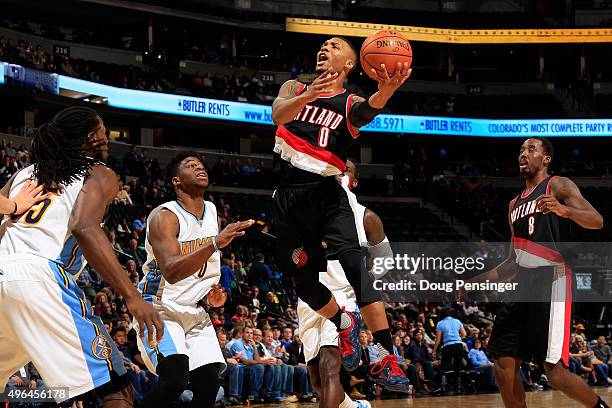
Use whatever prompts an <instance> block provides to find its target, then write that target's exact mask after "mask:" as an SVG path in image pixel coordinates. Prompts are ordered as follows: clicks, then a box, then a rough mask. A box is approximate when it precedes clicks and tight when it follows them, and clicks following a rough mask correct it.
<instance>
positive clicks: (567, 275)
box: [561, 265, 573, 367]
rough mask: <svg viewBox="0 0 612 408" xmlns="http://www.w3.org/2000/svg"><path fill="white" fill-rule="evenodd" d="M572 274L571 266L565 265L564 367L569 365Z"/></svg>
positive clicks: (562, 353)
mask: <svg viewBox="0 0 612 408" xmlns="http://www.w3.org/2000/svg"><path fill="white" fill-rule="evenodd" d="M572 274H573V271H572V268H570V267H569V266H568V265H565V327H564V333H563V347H562V349H561V360H562V361H563V363H564V364H565V366H566V367H569V346H570V331H571V328H572Z"/></svg>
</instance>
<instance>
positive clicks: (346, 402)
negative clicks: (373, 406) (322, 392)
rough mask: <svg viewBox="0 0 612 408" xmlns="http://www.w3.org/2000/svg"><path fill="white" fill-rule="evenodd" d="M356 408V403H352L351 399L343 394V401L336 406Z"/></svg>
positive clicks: (339, 407)
mask: <svg viewBox="0 0 612 408" xmlns="http://www.w3.org/2000/svg"><path fill="white" fill-rule="evenodd" d="M356 406H357V403H356V402H355V401H353V400H352V399H351V397H349V396H348V395H347V394H346V392H345V393H344V399H343V400H342V402H341V403H340V405H338V408H355V407H356Z"/></svg>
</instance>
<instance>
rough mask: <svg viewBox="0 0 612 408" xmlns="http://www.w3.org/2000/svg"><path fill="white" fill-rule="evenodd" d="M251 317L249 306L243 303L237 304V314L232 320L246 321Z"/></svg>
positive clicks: (234, 321)
mask: <svg viewBox="0 0 612 408" xmlns="http://www.w3.org/2000/svg"><path fill="white" fill-rule="evenodd" d="M248 318H249V308H248V307H246V306H243V305H238V306H236V314H235V315H234V316H232V322H233V323H234V324H236V322H245V321H246V320H247V319H248Z"/></svg>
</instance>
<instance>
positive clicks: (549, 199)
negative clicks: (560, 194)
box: [536, 194, 568, 218]
mask: <svg viewBox="0 0 612 408" xmlns="http://www.w3.org/2000/svg"><path fill="white" fill-rule="evenodd" d="M536 208H537V209H538V210H540V211H542V214H548V213H550V212H553V213H555V214H557V215H558V216H559V217H564V218H565V217H567V214H568V208H567V207H566V206H564V205H563V204H561V203H560V202H559V200H557V199H556V198H555V197H553V196H552V195H550V194H542V195H540V196H539V197H538V198H536Z"/></svg>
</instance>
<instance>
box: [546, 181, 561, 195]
mask: <svg viewBox="0 0 612 408" xmlns="http://www.w3.org/2000/svg"><path fill="white" fill-rule="evenodd" d="M557 177H558V176H552V177H551V178H550V179H549V180H548V183H547V184H546V195H549V194H550V182H551V181H553V180H554V179H555V178H557Z"/></svg>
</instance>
